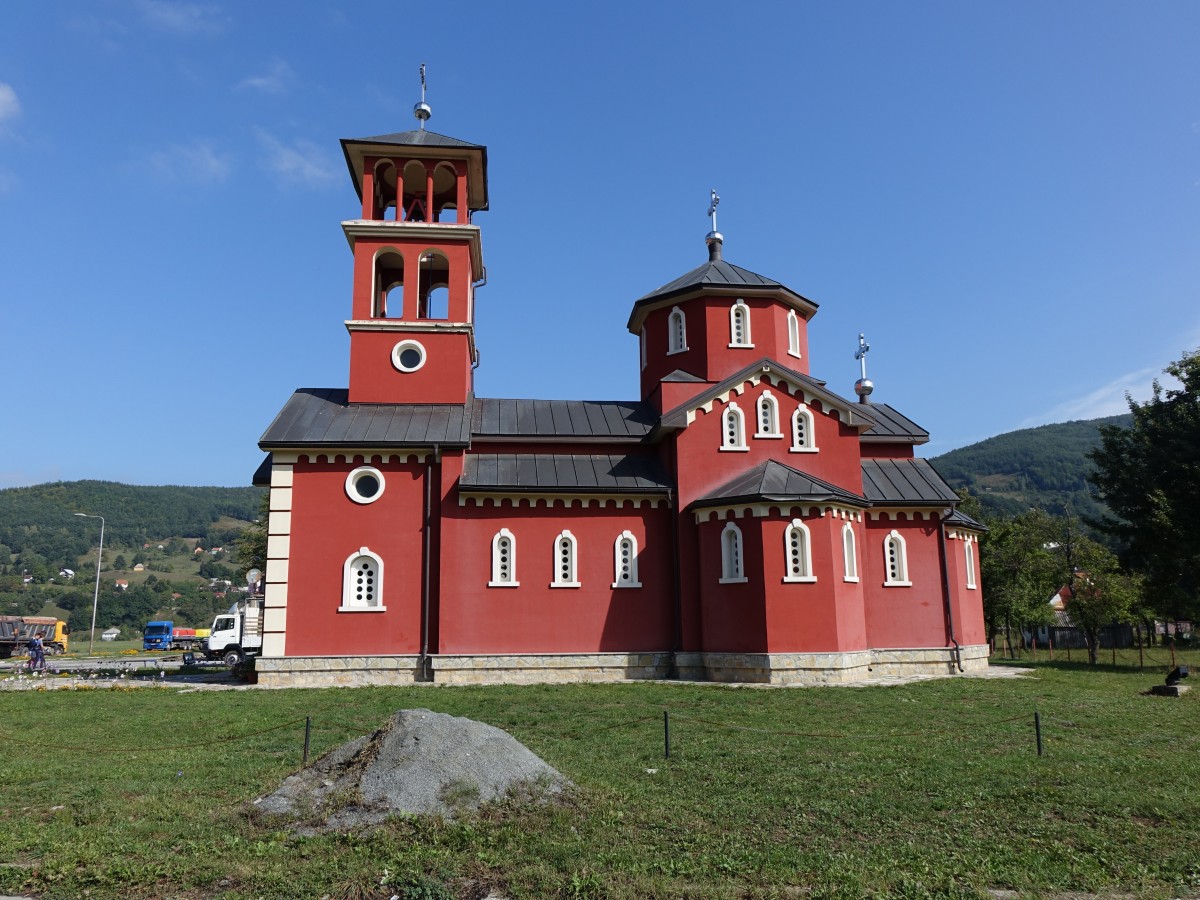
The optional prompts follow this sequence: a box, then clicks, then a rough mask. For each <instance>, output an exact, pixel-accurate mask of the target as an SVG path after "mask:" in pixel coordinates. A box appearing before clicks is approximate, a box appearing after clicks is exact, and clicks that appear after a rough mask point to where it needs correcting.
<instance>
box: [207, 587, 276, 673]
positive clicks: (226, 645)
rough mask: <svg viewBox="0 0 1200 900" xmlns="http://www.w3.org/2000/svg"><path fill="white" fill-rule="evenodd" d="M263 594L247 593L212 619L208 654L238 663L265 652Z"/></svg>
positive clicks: (231, 662)
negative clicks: (263, 648) (263, 643)
mask: <svg viewBox="0 0 1200 900" xmlns="http://www.w3.org/2000/svg"><path fill="white" fill-rule="evenodd" d="M262 621H263V598H262V595H260V594H248V595H247V596H245V597H243V598H242V599H240V600H238V601H237V602H236V603H234V604H233V606H231V607H229V610H228V611H227V612H223V613H221V614H219V615H218V616H217V617H216V618H215V619H213V623H212V628H211V629H209V635H208V657H209V658H210V659H223V660H224V661H225V664H226V665H227V666H231V667H232V666H236V665H237V664H238V663H240V662H243V661H244V660H246V659H247V658H249V657H251V656H257V655H258V654H259V653H261V652H262Z"/></svg>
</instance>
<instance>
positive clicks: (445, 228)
mask: <svg viewBox="0 0 1200 900" xmlns="http://www.w3.org/2000/svg"><path fill="white" fill-rule="evenodd" d="M413 115H414V116H416V118H417V120H418V122H419V123H420V127H419V128H418V129H417V130H415V131H404V132H399V133H396V134H385V135H379V136H376V137H366V138H349V139H345V140H343V141H342V150H343V152H344V153H345V155H346V164H347V165H348V166H349V169H350V175H351V177H352V178H353V179H354V186H355V189H356V190H357V192H358V195H359V197H360V198H361V200H362V217H361V218H359V219H351V220H350V221H346V222H343V223H342V230H343V231H344V232H345V234H346V239H347V240H348V241H349V242H350V247H351V250H352V251H353V253H354V283H353V291H352V301H351V316H350V318H349V319H348V320H347V321H346V329H347V331H349V333H350V391H349V401H350V402H351V403H463V402H465V401H466V400H467V398H468V396H469V395H470V394H471V392H472V389H473V376H472V373H473V369H474V366H475V364H476V362H477V360H478V355H477V352H476V349H475V330H474V306H475V288H476V286H477V285H478V284H479V283H480V282H481V281H482V279H483V276H484V268H483V256H482V250H481V246H480V238H479V227H478V226H477V225H474V224H472V221H471V219H472V214H473V213H475V212H477V211H479V210H486V209H487V208H488V201H487V148H486V147H484V146H482V145H480V144H471V143H468V142H466V141H460V140H458V139H457V138H452V137H446V136H445V135H441V134H436V133H435V132H432V131H427V130H426V128H425V123H426V122H427V121H428V119H429V117H430V107H429V105H428V104H427V103H426V102H425V67H424V66H423V65H422V66H421V102H420V103H418V104H416V106H415V107H414V109H413Z"/></svg>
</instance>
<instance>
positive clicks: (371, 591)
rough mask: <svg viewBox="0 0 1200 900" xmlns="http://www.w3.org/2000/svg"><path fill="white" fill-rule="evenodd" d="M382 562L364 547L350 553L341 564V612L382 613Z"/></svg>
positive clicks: (376, 555)
mask: <svg viewBox="0 0 1200 900" xmlns="http://www.w3.org/2000/svg"><path fill="white" fill-rule="evenodd" d="M383 609H384V606H383V560H382V559H380V558H379V555H378V554H376V553H372V552H371V551H370V550H368V549H367V548H366V547H360V548H359V549H358V551H357V552H356V553H351V554H350V555H349V556H348V557H347V558H346V562H345V563H343V564H342V605H341V606H339V607H338V610H339V611H341V612H363V611H366V610H378V611H382V610H383Z"/></svg>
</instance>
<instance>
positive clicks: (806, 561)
mask: <svg viewBox="0 0 1200 900" xmlns="http://www.w3.org/2000/svg"><path fill="white" fill-rule="evenodd" d="M783 553H784V564H785V566H786V568H785V570H784V576H783V580H784V581H793V582H794V581H802V582H811V581H816V580H817V576H815V575H814V574H813V567H812V543H811V536H810V535H809V532H808V526H807V525H805V524H804V523H803V522H801V521H800V520H799V519H792V524H791V525H789V526H788V527H787V528H785V529H784V532H783Z"/></svg>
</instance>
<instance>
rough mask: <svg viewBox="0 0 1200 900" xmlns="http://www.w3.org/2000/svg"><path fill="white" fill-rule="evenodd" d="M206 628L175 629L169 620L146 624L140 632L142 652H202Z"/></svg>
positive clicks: (206, 636) (206, 634) (207, 632)
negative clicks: (144, 628)
mask: <svg viewBox="0 0 1200 900" xmlns="http://www.w3.org/2000/svg"><path fill="white" fill-rule="evenodd" d="M208 634H209V630H208V629H207V628H176V627H175V623H174V622H172V621H170V620H169V619H167V620H163V621H158V622H147V623H146V630H145V631H144V632H142V649H143V650H204V649H205V644H206V643H207V641H208Z"/></svg>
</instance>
